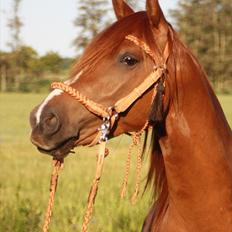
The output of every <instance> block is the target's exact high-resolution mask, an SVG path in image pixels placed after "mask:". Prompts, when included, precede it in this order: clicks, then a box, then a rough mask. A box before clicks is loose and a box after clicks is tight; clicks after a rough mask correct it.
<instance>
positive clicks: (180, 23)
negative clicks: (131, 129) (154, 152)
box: [0, 0, 232, 232]
mask: <svg viewBox="0 0 232 232" xmlns="http://www.w3.org/2000/svg"><path fill="white" fill-rule="evenodd" d="M127 2H128V3H129V4H130V5H131V6H132V7H133V8H134V9H136V10H143V9H144V7H145V1H144V0H143V1H141V0H140V1H138V0H137V1H136V0H130V1H127ZM160 4H161V6H162V9H163V11H164V14H165V16H166V18H167V19H168V21H169V22H170V23H171V24H172V25H173V26H174V28H175V29H176V30H177V31H178V32H179V34H180V36H181V38H182V39H183V40H184V41H185V43H186V44H187V45H188V46H189V47H190V48H191V49H192V51H193V52H194V54H195V55H196V56H197V58H198V59H199V60H200V62H201V64H202V65H203V66H204V68H205V70H206V73H207V74H208V77H209V80H210V82H211V84H212V86H213V88H214V90H215V91H216V93H217V95H218V97H219V100H220V102H221V104H222V106H223V109H224V112H225V114H226V116H227V119H228V121H229V123H230V125H232V65H231V64H232V1H231V0H172V1H170V0H160ZM113 21H115V16H114V14H113V9H112V4H111V1H110V0H68V1H67V0H59V1H57V0H40V1H33V0H0V120H1V125H0V157H1V162H0V231H20V232H21V231H40V230H41V223H42V221H43V216H44V211H45V208H46V204H47V197H48V185H49V176H50V171H51V167H50V159H49V158H48V157H46V156H43V155H40V154H39V153H38V152H37V151H36V150H35V148H34V147H33V146H32V145H31V144H30V141H29V133H30V128H29V123H28V118H29V112H30V110H31V109H32V108H33V107H34V106H35V105H37V104H38V103H39V102H41V100H42V99H43V98H44V97H45V96H46V95H47V93H48V92H49V90H50V83H51V82H52V81H54V80H56V81H59V80H65V79H67V78H68V76H69V72H70V70H71V67H72V65H73V64H74V63H75V62H76V61H77V60H78V58H79V56H80V55H81V54H82V52H83V49H84V48H85V46H86V44H88V42H89V41H90V40H91V38H93V37H94V36H95V35H96V34H97V33H98V32H99V31H101V30H102V29H104V28H105V27H106V26H107V25H110V24H111V23H112V22H113ZM129 142H130V139H129V138H127V137H125V136H124V137H120V138H117V139H115V140H113V141H111V142H110V148H111V155H110V157H109V158H108V159H107V164H106V167H105V171H104V172H105V173H107V175H103V180H102V183H101V189H100V191H99V196H98V198H97V203H96V207H95V214H94V218H93V220H92V222H91V227H90V231H94V232H96V231H103V232H105V231H106V232H109V231H117V232H118V231H119V232H120V231H123V232H125V231H130V232H133V231H135V232H137V231H140V229H141V225H142V222H143V219H144V217H145V215H146V213H147V211H148V208H149V206H150V203H151V202H150V193H149V191H148V193H147V194H145V196H144V197H142V198H141V199H140V200H139V202H138V204H137V205H136V206H131V205H130V203H129V196H130V194H131V193H132V192H133V188H134V177H133V173H134V170H133V171H131V184H130V186H129V190H128V191H129V195H128V197H127V198H128V199H127V200H126V201H123V202H121V201H120V200H119V191H120V184H121V181H122V178H123V173H124V161H125V159H126V154H127V148H128V145H129ZM77 153H78V155H73V156H70V157H68V158H67V160H66V164H65V166H66V167H67V168H65V169H64V171H63V173H62V176H61V179H60V184H59V188H58V189H59V191H58V194H57V198H56V203H55V209H54V218H53V223H52V227H51V231H79V230H80V226H81V222H82V216H83V212H84V209H85V205H86V199H87V196H88V192H89V188H90V184H91V181H92V177H93V173H94V167H95V157H94V158H93V154H95V153H96V151H95V149H82V148H80V149H77ZM91 154H92V155H91ZM146 166H147V161H145V164H144V175H143V176H144V178H145V176H146ZM143 182H144V181H143Z"/></svg>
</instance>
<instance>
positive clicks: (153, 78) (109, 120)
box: [43, 35, 169, 232]
mask: <svg viewBox="0 0 232 232" xmlns="http://www.w3.org/2000/svg"><path fill="white" fill-rule="evenodd" d="M125 39H127V40H129V41H131V42H133V43H134V44H135V45H136V46H138V47H140V48H141V49H142V50H143V51H144V52H145V53H146V54H147V55H149V56H150V57H151V58H152V59H153V60H154V62H155V64H156V66H155V67H154V70H153V71H152V72H151V73H150V74H149V75H148V77H147V78H146V79H145V80H144V81H143V82H142V83H141V84H140V85H139V86H138V87H136V88H135V89H134V90H133V91H132V92H131V93H129V94H128V95H127V96H126V97H124V98H122V99H120V100H118V101H117V102H116V103H115V104H114V106H111V107H105V106H103V105H101V104H99V103H96V102H94V101H92V100H90V99H88V98H87V97H86V96H84V95H82V94H81V93H80V92H79V91H78V90H76V89H74V88H72V87H71V86H69V85H67V84H64V83H60V82H54V83H52V85H51V87H52V88H53V89H60V90H62V91H63V92H65V93H67V94H69V95H70V96H72V97H73V98H75V99H76V100H77V101H78V102H79V103H81V104H82V105H83V106H84V107H85V108H86V109H87V110H88V111H90V112H91V113H93V114H95V115H98V116H100V117H101V118H102V119H103V123H102V125H101V127H100V128H99V133H98V134H97V135H96V137H95V139H94V140H93V141H92V142H91V144H89V146H93V145H96V144H98V143H99V144H100V147H99V148H100V149H99V153H98V159H97V169H96V173H95V178H94V181H93V184H92V187H91V190H90V193H89V198H88V204H87V208H86V212H85V216H84V220H83V224H82V229H81V231H82V232H87V230H88V224H89V222H90V219H91V215H92V212H93V206H94V201H95V198H96V195H97V190H98V183H99V182H100V178H101V174H102V170H103V164H104V158H105V156H106V155H107V153H108V150H107V149H106V142H107V140H108V136H109V134H110V132H111V129H112V127H113V125H114V123H115V121H116V120H117V118H118V114H120V113H122V112H125V111H126V110H127V109H128V108H129V107H130V106H131V105H132V104H133V103H134V102H135V101H136V100H137V99H138V98H139V97H141V96H142V95H143V94H144V93H145V92H146V91H147V90H148V89H149V88H150V87H151V86H153V85H154V84H156V83H157V82H158V80H159V79H160V78H161V77H163V75H164V74H165V72H166V62H167V59H168V56H169V47H168V44H167V45H166V47H165V50H164V56H165V57H164V61H163V57H161V59H162V61H163V62H162V63H163V64H162V65H160V64H159V60H157V56H156V55H155V54H154V53H153V52H152V50H151V49H150V47H149V46H148V45H147V44H146V43H145V42H143V41H141V40H140V39H138V38H137V37H135V36H133V35H128V36H126V37H125ZM157 64H158V65H157ZM155 95H156V88H154V94H153V97H152V100H153V99H154V97H155ZM148 126H149V123H148V121H146V123H145V125H144V126H143V128H142V129H141V130H140V131H139V132H135V133H132V136H133V143H132V145H131V146H130V148H129V152H128V159H127V162H126V174H125V178H124V181H123V185H122V190H121V198H124V197H125V194H126V187H127V183H128V180H127V179H128V175H129V168H130V159H131V152H132V148H133V147H134V146H137V145H138V146H139V151H138V154H137V167H136V173H137V175H136V189H135V192H134V194H133V196H132V199H131V201H132V203H135V201H136V198H137V196H138V194H139V188H140V176H141V162H142V147H141V144H140V139H141V135H142V133H143V132H144V131H145V130H146V129H147V128H148ZM62 164H63V160H62V161H55V163H54V170H53V173H52V176H51V183H50V196H49V202H48V208H47V213H46V217H45V222H44V226H43V232H47V231H48V227H49V224H50V221H51V215H52V207H53V204H54V197H55V191H56V186H57V181H58V173H59V170H60V168H61V165H62Z"/></svg>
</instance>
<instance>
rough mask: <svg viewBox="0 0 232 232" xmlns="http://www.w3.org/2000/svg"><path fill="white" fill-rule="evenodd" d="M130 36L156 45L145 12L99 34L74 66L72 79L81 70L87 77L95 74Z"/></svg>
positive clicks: (138, 13) (135, 14)
mask: <svg viewBox="0 0 232 232" xmlns="http://www.w3.org/2000/svg"><path fill="white" fill-rule="evenodd" d="M141 28H142V30H141ZM129 34H133V35H135V36H136V37H138V38H140V39H141V40H143V41H144V42H146V43H147V44H148V45H150V46H151V47H152V46H153V45H154V39H153V35H152V31H151V27H150V24H149V20H148V17H147V14H146V12H145V11H141V12H137V13H134V14H132V15H130V16H128V17H126V18H123V19H121V20H119V21H116V22H115V23H114V24H112V25H111V26H110V27H108V28H107V29H105V30H104V31H103V32H101V33H100V34H98V35H97V36H96V37H95V38H94V39H93V40H92V41H91V42H90V44H89V45H88V46H87V47H86V49H85V51H84V53H83V55H82V57H81V58H80V59H79V60H78V62H77V63H76V64H74V67H73V69H72V71H71V75H70V78H71V79H72V78H75V76H76V75H77V74H78V73H79V72H80V71H81V70H85V75H88V73H91V72H93V71H94V69H95V68H96V67H97V66H98V64H100V63H101V62H102V61H104V59H106V58H111V57H113V55H114V54H115V53H116V52H117V51H118V49H119V48H120V45H121V44H122V42H123V41H125V37H126V36H127V35H129Z"/></svg>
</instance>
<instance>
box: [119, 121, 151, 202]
mask: <svg viewBox="0 0 232 232" xmlns="http://www.w3.org/2000/svg"><path fill="white" fill-rule="evenodd" d="M146 126H147V124H146ZM144 128H145V127H144ZM144 128H143V129H142V130H141V131H140V132H138V133H133V134H132V143H131V145H130V147H129V151H128V157H127V161H126V168H125V176H124V180H123V184H122V189H121V194H120V196H121V199H124V198H125V196H126V191H127V186H128V177H129V172H130V163H131V154H132V150H133V148H134V147H135V146H138V153H137V164H136V183H135V191H134V193H133V195H132V198H131V203H132V204H135V203H136V200H137V197H138V195H139V191H140V178H141V170H142V153H143V151H142V146H141V135H142V132H143V131H144Z"/></svg>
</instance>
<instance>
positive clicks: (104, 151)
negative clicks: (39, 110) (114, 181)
mask: <svg viewBox="0 0 232 232" xmlns="http://www.w3.org/2000/svg"><path fill="white" fill-rule="evenodd" d="M106 155H108V150H107V149H106V142H102V143H101V144H100V149H99V153H98V156H97V169H96V174H95V177H94V180H93V184H92V187H91V189H90V193H89V197H88V204H87V208H86V211H85V215H84V220H83V224H82V228H81V231H82V232H87V230H88V226H89V222H90V219H91V216H92V213H93V206H94V202H95V198H96V196H97V190H98V184H99V182H100V179H101V174H102V170H103V164H104V159H105V156H106Z"/></svg>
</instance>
